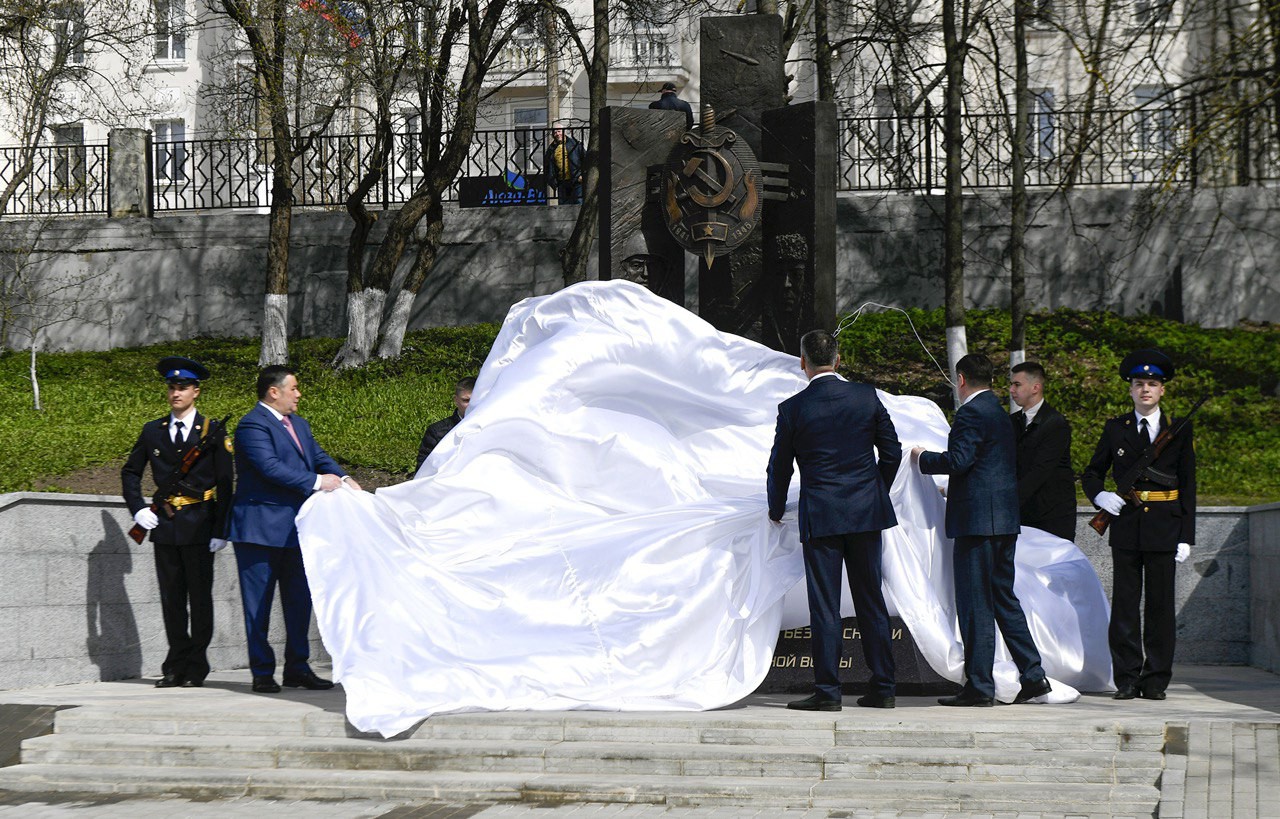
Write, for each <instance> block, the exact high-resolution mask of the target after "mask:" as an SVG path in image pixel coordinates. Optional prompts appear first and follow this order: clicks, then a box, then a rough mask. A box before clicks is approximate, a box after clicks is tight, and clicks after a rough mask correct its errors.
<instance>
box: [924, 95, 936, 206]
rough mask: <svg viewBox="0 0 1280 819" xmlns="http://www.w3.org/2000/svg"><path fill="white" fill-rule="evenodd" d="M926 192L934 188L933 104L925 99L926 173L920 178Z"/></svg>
mask: <svg viewBox="0 0 1280 819" xmlns="http://www.w3.org/2000/svg"><path fill="white" fill-rule="evenodd" d="M920 181H921V182H923V183H924V190H925V191H926V192H928V191H930V190H932V189H933V188H934V187H935V186H934V184H933V183H934V179H933V106H932V105H930V104H929V100H927V99H926V100H925V101H924V175H923V177H922V178H921V180H920Z"/></svg>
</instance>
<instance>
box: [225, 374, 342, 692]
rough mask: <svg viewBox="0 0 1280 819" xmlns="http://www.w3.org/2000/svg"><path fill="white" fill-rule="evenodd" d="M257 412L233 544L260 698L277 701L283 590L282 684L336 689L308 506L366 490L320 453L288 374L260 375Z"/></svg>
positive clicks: (246, 447)
mask: <svg viewBox="0 0 1280 819" xmlns="http://www.w3.org/2000/svg"><path fill="white" fill-rule="evenodd" d="M257 387H258V404H257V406H255V407H254V408H253V409H251V410H249V412H247V413H246V414H245V415H244V417H243V418H241V419H240V423H239V424H238V425H237V426H236V437H235V449H236V477H237V484H236V496H235V504H234V505H233V507H232V510H231V526H230V529H229V535H228V537H229V539H230V540H233V541H235V550H236V566H237V568H238V569H239V571H240V598H241V600H242V601H243V603H244V630H245V636H246V637H247V639H248V647H249V669H250V673H251V674H252V675H253V690H254V692H256V693H259V694H276V693H279V691H280V685H279V684H278V683H277V682H276V681H275V670H276V655H275V652H274V651H273V650H272V648H271V642H270V640H269V639H268V637H267V632H268V629H269V626H270V623H271V603H272V599H273V598H274V597H275V590H276V586H279V587H280V605H281V608H282V609H283V612H284V628H285V654H284V657H285V660H284V677H283V682H284V684H285V685H286V686H288V687H290V688H307V689H312V690H323V689H328V688H333V683H332V682H330V681H329V680H325V679H321V678H320V677H318V676H317V675H316V674H315V672H314V671H312V670H311V665H310V664H309V663H308V660H309V658H310V656H311V645H310V641H309V633H308V632H309V630H310V626H311V589H310V588H309V587H308V585H307V574H306V570H305V569H304V567H303V564H302V548H301V545H300V544H299V542H298V527H297V524H296V523H295V522H294V520H295V518H296V516H297V514H298V510H299V509H301V508H302V504H303V503H304V502H305V501H306V500H307V498H309V497H310V496H311V495H312V494H313V493H315V492H332V491H334V490H336V489H340V488H342V487H343V486H344V485H345V486H348V487H350V488H352V489H355V490H357V491H359V489H360V485H359V484H358V483H356V482H355V480H354V479H353V478H351V477H350V476H348V475H347V473H346V472H344V471H343V470H342V467H340V466H338V463H337V461H335V460H334V459H333V458H331V457H330V456H329V453H327V452H325V451H324V450H323V449H321V448H320V445H319V444H317V443H316V439H315V438H314V437H312V435H311V425H310V424H308V423H307V422H306V421H305V420H303V419H302V418H301V417H299V416H298V415H297V414H296V411H297V409H298V400H299V399H300V398H301V397H302V393H301V391H300V390H299V389H298V379H297V376H296V375H294V372H293V370H291V369H290V368H288V367H285V366H280V365H273V366H270V367H266V368H264V369H263V370H262V372H261V373H260V374H259V375H258V385H257Z"/></svg>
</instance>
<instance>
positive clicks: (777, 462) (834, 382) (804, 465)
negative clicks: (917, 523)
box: [768, 330, 1008, 711]
mask: <svg viewBox="0 0 1280 819" xmlns="http://www.w3.org/2000/svg"><path fill="white" fill-rule="evenodd" d="M837 349H838V348H837V346H836V339H835V336H833V335H831V333H828V332H826V331H825V330H814V331H813V332H810V333H806V334H805V336H804V338H802V339H800V368H801V369H802V370H804V373H805V375H807V376H808V377H809V386H807V387H805V388H804V389H803V390H801V391H800V392H799V393H797V394H796V395H793V396H792V397H791V398H788V399H787V400H786V401H783V402H782V403H781V404H779V405H778V428H777V432H776V434H775V436H774V441H773V452H772V453H770V455H769V484H768V486H769V519H770V520H772V521H774V522H775V523H776V522H778V521H781V520H782V513H783V512H784V511H785V509H786V505H787V489H788V487H789V486H790V484H791V474H792V469H793V462H794V463H798V464H799V465H800V510H799V523H800V540H801V542H802V543H803V544H804V569H805V578H806V581H807V588H808V592H809V628H810V632H811V634H812V640H813V673H814V683H815V684H814V687H815V688H816V689H817V690H816V692H815V693H814V694H813V696H811V697H808V698H806V699H803V700H798V701H796V702H791V703H788V704H787V707H788V708H793V709H796V710H799V711H839V710H840V708H841V691H840V655H841V653H842V648H843V645H842V642H841V632H842V629H841V623H840V574H841V566H842V564H843V566H844V567H845V568H846V569H847V571H848V573H849V591H850V593H851V594H852V596H853V605H854V608H855V609H856V612H857V616H858V630H859V631H860V632H861V633H862V654H863V657H864V658H865V659H866V661H867V668H869V669H870V670H871V680H870V688H871V691H870V693H868V694H867V695H866V696H864V697H861V698H859V699H858V705H860V706H863V707H864V708H893V707H894V705H895V704H896V703H895V699H894V664H893V643H892V637H891V636H890V631H889V613H888V609H887V608H886V607H885V604H884V593H883V591H882V590H881V588H880V581H881V575H880V532H881V530H883V529H890V528H892V527H894V526H897V525H898V519H897V517H896V516H895V515H894V513H893V505H892V504H891V503H890V501H889V487H890V486H892V485H893V477H894V475H896V474H897V472H898V464H899V463H900V462H901V460H902V446H901V445H900V444H899V443H898V435H897V433H896V432H895V431H894V428H893V421H891V420H890V419H889V413H888V411H887V410H885V408H884V405H883V404H881V403H880V399H879V398H878V397H877V396H876V391H875V389H874V388H872V387H869V386H867V385H866V384H855V383H852V382H849V381H846V380H844V379H843V378H841V377H840V376H839V375H836V367H837V366H839V364H840V356H839V354H838V352H837ZM1006 423H1008V422H1006ZM877 452H878V453H879V460H878V461H877V459H876V453H877Z"/></svg>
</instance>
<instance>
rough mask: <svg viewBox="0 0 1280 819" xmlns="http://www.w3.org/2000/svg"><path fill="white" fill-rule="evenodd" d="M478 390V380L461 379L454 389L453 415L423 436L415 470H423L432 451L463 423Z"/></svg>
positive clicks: (432, 426)
mask: <svg viewBox="0 0 1280 819" xmlns="http://www.w3.org/2000/svg"><path fill="white" fill-rule="evenodd" d="M475 388H476V380H475V379H474V378H471V377H470V376H468V377H467V378H463V379H460V380H459V381H458V383H457V384H456V385H455V386H454V388H453V415H450V416H449V417H448V418H441V419H440V420H439V421H436V422H435V423H434V424H432V425H431V426H429V427H427V431H426V432H424V433H423V434H422V443H421V444H419V445H418V465H417V466H416V467H415V469H421V468H422V464H423V462H425V461H426V460H427V458H428V456H430V455H431V453H432V451H433V450H435V448H436V447H437V446H438V445H439V444H440V442H441V441H443V440H444V436H446V435H448V434H449V433H450V432H452V431H453V428H454V427H456V426H457V425H458V424H460V423H462V417H463V416H464V415H466V414H467V407H468V406H470V405H471V391H472V390H474V389H475Z"/></svg>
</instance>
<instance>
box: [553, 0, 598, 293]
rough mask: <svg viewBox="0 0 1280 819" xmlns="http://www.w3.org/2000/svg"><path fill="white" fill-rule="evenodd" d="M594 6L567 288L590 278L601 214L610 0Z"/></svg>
mask: <svg viewBox="0 0 1280 819" xmlns="http://www.w3.org/2000/svg"><path fill="white" fill-rule="evenodd" d="M592 9H593V12H594V15H593V18H592V20H593V29H594V37H595V40H594V48H593V53H592V55H591V65H590V67H589V68H588V69H587V89H588V100H589V101H588V105H589V107H590V111H591V113H590V122H591V133H590V134H588V136H587V156H586V159H585V161H584V162H583V179H582V204H581V205H580V206H579V207H578V219H577V221H576V222H574V223H573V233H571V234H570V235H569V241H568V242H567V243H566V244H565V246H564V247H563V248H561V250H560V268H561V270H562V271H563V274H564V286H565V287H568V286H569V285H571V284H574V283H575V282H581V281H586V279H587V262H588V261H589V260H590V258H591V245H592V244H593V243H594V242H595V238H596V228H597V225H598V223H599V215H600V214H599V207H598V204H599V201H600V196H599V194H600V191H599V183H600V140H601V137H602V136H603V135H602V134H601V133H600V112H601V110H602V109H603V108H604V106H605V103H606V102H607V101H608V91H609V2H608V0H593V3H592Z"/></svg>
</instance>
